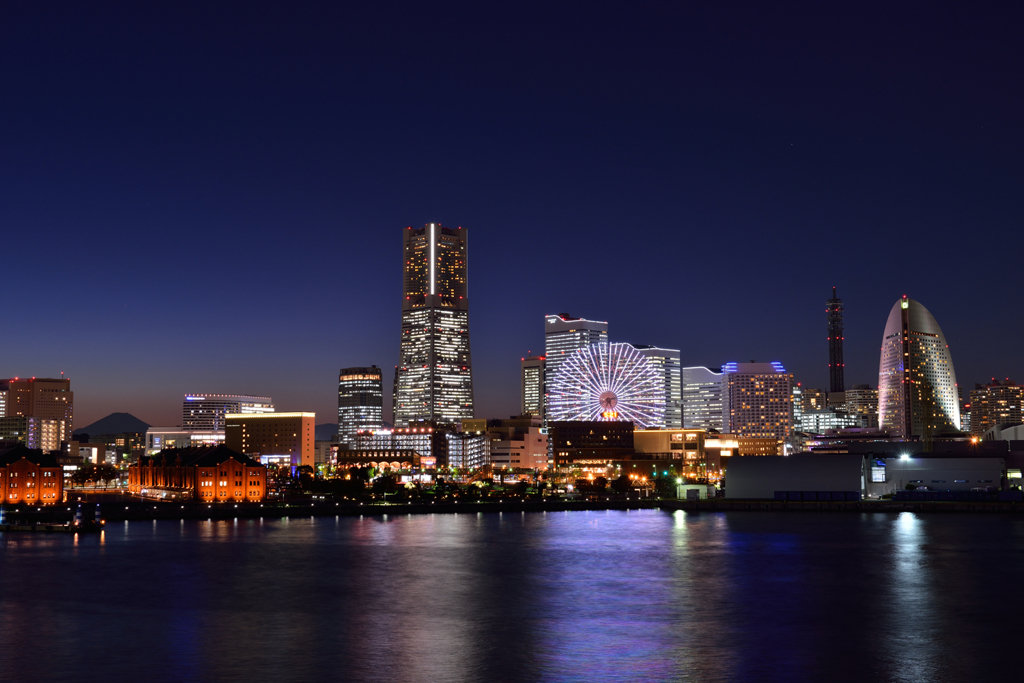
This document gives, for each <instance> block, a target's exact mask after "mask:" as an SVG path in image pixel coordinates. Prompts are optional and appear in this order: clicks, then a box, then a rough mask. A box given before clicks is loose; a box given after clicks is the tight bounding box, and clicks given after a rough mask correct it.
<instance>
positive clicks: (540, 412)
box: [519, 356, 544, 419]
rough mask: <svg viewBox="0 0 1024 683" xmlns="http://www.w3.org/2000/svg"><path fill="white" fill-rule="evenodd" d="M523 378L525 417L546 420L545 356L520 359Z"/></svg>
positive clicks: (522, 404) (522, 407)
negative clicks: (530, 416) (535, 416)
mask: <svg viewBox="0 0 1024 683" xmlns="http://www.w3.org/2000/svg"><path fill="white" fill-rule="evenodd" d="M520 375H521V378H522V402H521V405H520V409H519V410H520V412H521V413H522V414H523V415H537V416H538V417H540V418H541V419H543V418H544V356H529V357H527V358H522V359H520Z"/></svg>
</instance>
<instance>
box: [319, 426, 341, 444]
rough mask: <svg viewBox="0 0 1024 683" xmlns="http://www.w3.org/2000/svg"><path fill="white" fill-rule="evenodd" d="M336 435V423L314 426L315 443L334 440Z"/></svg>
mask: <svg viewBox="0 0 1024 683" xmlns="http://www.w3.org/2000/svg"><path fill="white" fill-rule="evenodd" d="M337 433H338V423H337V422H330V423H328V424H322V425H317V426H316V440H317V441H330V440H331V439H333V438H334V435H335V434H337Z"/></svg>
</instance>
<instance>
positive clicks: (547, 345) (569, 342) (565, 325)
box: [544, 313, 608, 424]
mask: <svg viewBox="0 0 1024 683" xmlns="http://www.w3.org/2000/svg"><path fill="white" fill-rule="evenodd" d="M607 343H608V323H607V322H601V321H598V320H586V319H585V318H573V317H572V316H570V315H569V314H568V313H559V314H558V315H546V316H544V405H545V410H544V420H545V424H546V423H547V420H548V419H549V418H548V412H547V405H548V398H549V397H548V394H549V393H550V391H551V385H552V382H553V381H555V380H556V379H557V377H558V370H559V369H560V368H561V367H562V363H564V362H565V360H566V359H567V358H568V357H570V356H572V354H574V353H575V352H577V351H579V350H580V349H585V348H587V347H588V346H591V345H592V344H607ZM551 419H554V418H551Z"/></svg>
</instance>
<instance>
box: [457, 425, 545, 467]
mask: <svg viewBox="0 0 1024 683" xmlns="http://www.w3.org/2000/svg"><path fill="white" fill-rule="evenodd" d="M445 439H446V440H447V442H448V443H447V448H448V467H450V468H453V469H460V470H475V469H477V468H480V467H483V466H484V465H487V464H488V463H489V462H490V461H491V439H490V436H489V435H488V434H486V433H483V434H477V433H468V432H446V433H445ZM547 458H548V454H547V451H544V461H545V463H546V462H547Z"/></svg>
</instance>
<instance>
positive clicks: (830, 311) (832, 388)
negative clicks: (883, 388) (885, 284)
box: [825, 287, 846, 393]
mask: <svg viewBox="0 0 1024 683" xmlns="http://www.w3.org/2000/svg"><path fill="white" fill-rule="evenodd" d="M825 319H826V321H827V323H828V390H829V393H835V392H843V391H845V390H846V389H845V385H844V383H843V370H844V369H845V368H846V366H845V365H844V364H843V300H842V299H839V298H837V297H836V288H835V287H833V288H832V298H831V299H829V300H828V301H827V302H825Z"/></svg>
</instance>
